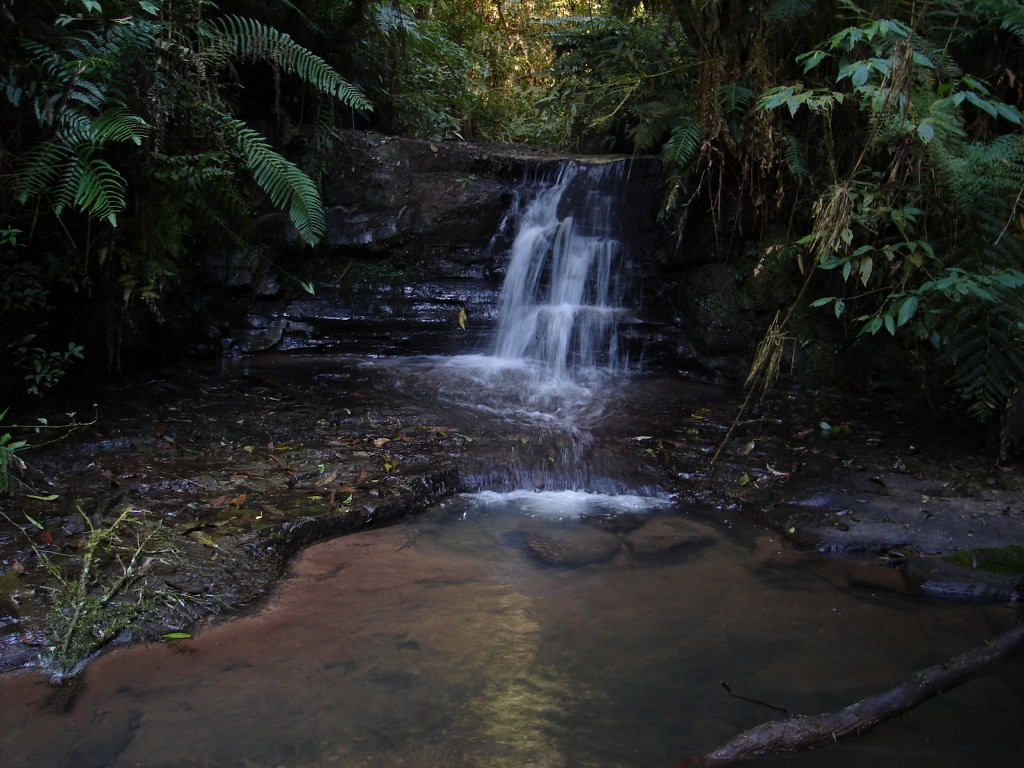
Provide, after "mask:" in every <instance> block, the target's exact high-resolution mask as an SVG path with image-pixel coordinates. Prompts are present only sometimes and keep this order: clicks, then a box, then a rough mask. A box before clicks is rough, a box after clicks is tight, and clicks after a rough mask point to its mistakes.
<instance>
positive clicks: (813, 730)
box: [677, 623, 1024, 768]
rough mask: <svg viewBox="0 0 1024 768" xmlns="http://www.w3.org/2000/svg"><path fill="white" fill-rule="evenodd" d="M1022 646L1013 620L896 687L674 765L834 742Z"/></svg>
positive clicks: (774, 724)
mask: <svg viewBox="0 0 1024 768" xmlns="http://www.w3.org/2000/svg"><path fill="white" fill-rule="evenodd" d="M1021 648H1024V623H1022V624H1017V625H1016V626H1014V627H1013V628H1012V629H1009V630H1007V631H1006V632H1004V633H1003V634H1001V635H999V636H998V637H996V638H995V639H994V640H992V641H990V642H988V643H986V644H985V645H983V646H979V647H977V648H974V649H972V650H970V651H967V652H966V653H962V654H960V655H959V656H956V657H954V658H953V659H950V660H949V661H947V662H946V663H944V664H938V665H936V666H934V667H929V668H928V669H924V670H921V671H919V672H915V673H914V674H912V675H911V676H910V677H908V678H907V679H906V680H904V681H903V682H901V683H900V684H899V685H897V686H895V687H894V688H890V689H889V690H887V691H882V692H881V693H877V694H875V695H874V696H869V697H868V698H866V699H862V700H860V701H858V702H856V703H854V704H851V705H850V706H848V707H845V708H844V709H841V710H839V711H837V712H826V713H824V714H821V715H813V716H803V715H797V716H796V717H790V718H788V719H786V720H772V721H770V722H767V723H762V724H761V725H758V726H755V727H754V728H751V729H749V730H747V731H744V732H743V733H741V734H739V735H738V736H736V737H734V738H733V739H731V740H730V741H728V742H726V743H725V744H723V745H722V746H720V747H718V749H715V750H712V751H711V752H708V753H706V754H704V755H700V756H698V757H695V758H691V759H689V760H686V761H684V762H682V763H680V764H679V765H678V766H677V768H698V767H699V766H721V765H728V764H731V763H735V762H739V761H741V760H747V759H750V758H753V757H759V756H762V755H765V754H768V753H771V752H794V751H798V750H805V749H813V748H815V747H821V746H825V745H827V744H832V743H833V742H835V741H838V740H839V739H841V738H843V737H846V736H852V735H856V734H859V733H863V732H865V731H867V730H869V729H871V728H874V727H875V726H876V725H878V724H879V723H881V722H883V721H885V720H888V719H890V718H892V717H895V716H896V715H899V714H901V713H903V712H906V711H907V710H909V709H912V708H913V707H915V706H917V705H918V704H920V703H921V702H923V701H926V700H927V699H930V698H932V697H933V696H938V695H939V694H940V693H944V692H945V691H948V690H950V689H952V688H955V687H956V686H958V685H960V684H961V683H965V682H967V681H968V680H972V679H974V678H975V677H980V676H981V675H983V674H985V673H986V672H988V671H989V670H991V669H992V668H993V667H995V666H997V665H998V664H1001V663H1002V662H1004V661H1006V660H1007V659H1008V658H1010V657H1011V656H1013V655H1014V654H1015V653H1017V652H1018V651H1020V650H1021Z"/></svg>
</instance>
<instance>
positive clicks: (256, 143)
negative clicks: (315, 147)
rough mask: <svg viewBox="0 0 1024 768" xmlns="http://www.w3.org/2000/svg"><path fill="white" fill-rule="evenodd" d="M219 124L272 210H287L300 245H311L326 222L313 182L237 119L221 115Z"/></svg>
mask: <svg viewBox="0 0 1024 768" xmlns="http://www.w3.org/2000/svg"><path fill="white" fill-rule="evenodd" d="M220 121H221V123H222V125H223V128H224V130H225V131H226V132H227V133H228V135H230V136H231V137H232V138H233V140H234V143H235V146H236V147H237V148H238V150H239V152H241V154H242V156H243V157H244V159H245V165H246V168H247V169H248V170H249V173H250V174H251V175H252V178H253V180H254V181H255V182H256V184H257V185H258V186H259V187H260V189H262V190H263V191H264V192H265V193H266V194H267V197H269V198H270V202H271V203H272V204H273V205H274V206H275V207H277V208H280V209H282V210H285V211H287V213H288V217H289V218H290V219H291V220H292V224H294V225H295V229H296V230H298V233H299V236H300V237H301V238H302V240H303V242H305V243H307V244H309V245H315V244H316V243H317V242H318V241H319V239H320V237H321V236H322V235H323V232H324V229H325V228H326V219H325V215H324V207H323V203H322V202H321V200H320V191H319V190H318V189H317V186H316V184H315V183H314V182H313V180H312V179H311V178H309V176H307V175H306V174H305V173H304V172H303V171H302V169H300V168H299V167H298V166H296V165H295V164H294V163H292V162H291V161H289V160H286V159H285V158H284V157H282V156H281V155H280V154H279V153H278V152H276V151H275V150H274V149H273V148H272V147H271V146H270V144H268V143H267V140H266V139H265V138H263V136H261V135H260V134H259V133H257V132H256V131H254V130H252V129H251V128H249V127H247V126H246V125H245V123H243V122H242V121H241V120H238V119H236V118H233V117H228V116H227V115H222V116H220Z"/></svg>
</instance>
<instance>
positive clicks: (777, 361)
mask: <svg viewBox="0 0 1024 768" xmlns="http://www.w3.org/2000/svg"><path fill="white" fill-rule="evenodd" d="M788 319H789V314H787V315H786V317H785V319H781V318H780V317H779V313H778V312H776V313H775V318H774V319H773V320H772V324H771V325H770V326H768V330H767V331H766V332H765V335H764V338H763V339H761V343H760V344H758V345H757V351H756V352H755V353H754V361H753V362H752V363H751V364H750V372H749V373H748V374H747V380H746V381H745V382H744V383H743V386H744V388H746V390H747V395H746V397H744V398H743V404H742V405H740V409H739V411H738V412H737V413H736V418H734V419H733V420H732V424H730V425H729V430H728V431H727V432H726V433H725V437H723V438H722V442H720V443H719V444H718V448H717V449H716V450H715V455H714V456H712V457H711V466H714V465H715V464H716V463H717V462H718V457H719V456H720V455H721V454H722V450H723V449H724V448H725V445H726V443H728V442H729V439H730V438H731V437H732V433H733V431H734V430H735V429H736V425H737V424H739V423H740V419H741V418H743V414H744V413H746V410H747V406H749V405H750V401H751V399H752V398H753V396H754V390H755V389H757V385H758V382H760V384H761V397H764V396H765V394H766V393H767V392H768V388H769V387H771V385H772V383H773V382H774V381H775V379H776V378H777V377H778V375H779V370H780V369H781V368H782V356H783V352H784V350H785V345H786V342H787V341H790V342H792V341H794V339H793V338H792V337H791V336H786V335H785V334H784V333H783V332H782V331H783V326H784V324H785V322H786V321H787V320H788Z"/></svg>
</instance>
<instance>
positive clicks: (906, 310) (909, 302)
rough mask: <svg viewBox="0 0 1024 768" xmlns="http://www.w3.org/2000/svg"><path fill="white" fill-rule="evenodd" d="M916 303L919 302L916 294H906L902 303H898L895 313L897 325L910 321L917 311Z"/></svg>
mask: <svg viewBox="0 0 1024 768" xmlns="http://www.w3.org/2000/svg"><path fill="white" fill-rule="evenodd" d="M918 303H919V302H918V298H917V296H908V297H907V298H906V299H904V300H903V303H902V304H900V310H899V312H898V313H897V315H896V324H897V325H899V326H904V325H906V324H907V323H908V322H910V319H911V318H912V317H913V316H914V313H915V312H917V307H918Z"/></svg>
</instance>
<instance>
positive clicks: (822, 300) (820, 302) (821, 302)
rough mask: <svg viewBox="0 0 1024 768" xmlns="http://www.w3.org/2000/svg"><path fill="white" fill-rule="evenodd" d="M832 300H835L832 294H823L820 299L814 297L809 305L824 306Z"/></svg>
mask: <svg viewBox="0 0 1024 768" xmlns="http://www.w3.org/2000/svg"><path fill="white" fill-rule="evenodd" d="M833 301H835V298H833V297H832V296H824V297H822V298H820V299H815V300H814V301H812V302H811V306H812V307H824V306H825V305H826V304H831V303H832V302H833Z"/></svg>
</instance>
